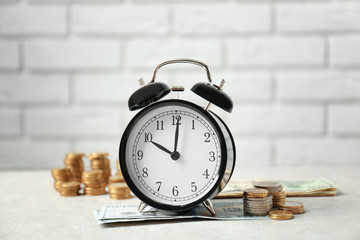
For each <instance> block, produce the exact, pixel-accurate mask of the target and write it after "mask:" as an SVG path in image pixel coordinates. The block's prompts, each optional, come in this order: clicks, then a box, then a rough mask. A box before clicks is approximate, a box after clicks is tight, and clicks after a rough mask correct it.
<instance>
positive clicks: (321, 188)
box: [216, 178, 337, 198]
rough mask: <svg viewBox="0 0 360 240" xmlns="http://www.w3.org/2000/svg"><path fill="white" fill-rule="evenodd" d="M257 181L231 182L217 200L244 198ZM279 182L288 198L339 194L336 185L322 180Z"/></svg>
mask: <svg viewBox="0 0 360 240" xmlns="http://www.w3.org/2000/svg"><path fill="white" fill-rule="evenodd" d="M256 181H259V180H256ZM256 181H241V180H231V181H230V182H229V183H228V185H227V186H226V187H225V189H224V190H223V191H222V192H221V193H220V194H218V195H217V196H216V198H238V197H242V195H243V192H244V189H247V188H252V187H254V186H253V183H254V182H256ZM260 181H261V180H260ZM278 182H279V183H280V184H281V185H282V186H283V188H284V191H285V194H286V196H287V197H306V196H335V195H336V192H337V189H336V185H335V184H333V183H332V182H330V181H328V180H325V179H322V178H319V179H313V180H301V181H281V180H280V181H278Z"/></svg>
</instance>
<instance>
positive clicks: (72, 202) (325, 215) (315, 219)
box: [0, 165, 360, 240]
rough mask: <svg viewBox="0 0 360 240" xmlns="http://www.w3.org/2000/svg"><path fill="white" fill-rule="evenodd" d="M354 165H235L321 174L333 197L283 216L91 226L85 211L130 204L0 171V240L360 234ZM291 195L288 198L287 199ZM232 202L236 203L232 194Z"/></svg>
mask: <svg viewBox="0 0 360 240" xmlns="http://www.w3.org/2000/svg"><path fill="white" fill-rule="evenodd" d="M359 175H360V165H359V166H325V167H324V166H315V167H314V166H312V167H277V168H266V167H264V168H240V170H238V171H237V172H235V173H234V176H233V179H242V180H250V179H256V178H264V179H282V180H300V179H312V178H318V177H324V178H326V179H328V180H330V181H333V182H334V183H335V184H337V185H338V190H339V194H338V195H337V196H335V197H307V198H296V199H297V200H299V201H302V202H303V203H304V205H305V209H306V213H305V214H302V215H295V218H293V219H291V220H288V221H275V220H241V221H197V220H192V221H189V220H187V221H166V222H143V223H131V224H113V225H98V224H97V223H96V221H95V219H94V216H93V214H92V211H93V210H95V209H100V208H101V207H102V206H104V205H115V204H126V203H138V200H137V199H136V198H133V199H130V200H121V201H119V200H111V199H109V196H108V195H103V196H80V197H61V196H59V194H58V193H57V192H56V191H55V190H54V188H53V179H52V177H51V173H50V170H49V171H12V172H8V171H3V172H0V182H1V185H0V193H1V197H0V210H1V214H0V239H37V240H39V239H125V240H131V239H144V240H149V239H156V240H161V239H171V240H175V239H182V240H183V239H206V240H209V239H327V240H328V239H341V240H345V239H360V219H359V217H360V179H359ZM293 199H294V198H293ZM239 201H242V200H241V199H239Z"/></svg>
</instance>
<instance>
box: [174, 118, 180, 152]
mask: <svg viewBox="0 0 360 240" xmlns="http://www.w3.org/2000/svg"><path fill="white" fill-rule="evenodd" d="M176 119H177V122H176V130H175V142H174V152H173V153H175V152H176V151H177V145H178V139H179V125H180V119H181V118H180V116H178V117H177V118H176Z"/></svg>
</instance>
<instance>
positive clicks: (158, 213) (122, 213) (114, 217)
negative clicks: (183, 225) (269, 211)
mask: <svg viewBox="0 0 360 240" xmlns="http://www.w3.org/2000/svg"><path fill="white" fill-rule="evenodd" d="M213 206H214V209H215V211H216V215H215V216H212V215H210V213H209V211H208V210H207V209H206V208H205V207H203V206H202V205H199V206H198V207H195V208H193V209H191V210H189V211H188V212H185V213H178V212H171V211H162V210H158V209H155V208H151V207H148V208H146V209H145V211H143V212H142V213H140V212H138V211H137V209H138V205H113V206H104V207H102V208H101V209H100V210H96V211H94V212H93V213H94V216H95V219H96V220H97V222H98V223H99V224H106V223H121V222H137V221H155V220H156V221H158V220H175V219H213V220H244V219H247V220H248V219H268V217H266V216H247V215H245V214H244V209H243V203H242V201H225V200H221V201H219V200H214V201H213Z"/></svg>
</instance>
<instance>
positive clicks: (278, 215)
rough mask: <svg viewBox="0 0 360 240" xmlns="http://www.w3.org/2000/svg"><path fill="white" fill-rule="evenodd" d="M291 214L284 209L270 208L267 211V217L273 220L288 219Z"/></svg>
mask: <svg viewBox="0 0 360 240" xmlns="http://www.w3.org/2000/svg"><path fill="white" fill-rule="evenodd" d="M292 216H293V214H292V212H290V211H285V210H272V211H270V212H269V217H270V218H271V219H274V220H288V219H290V218H292Z"/></svg>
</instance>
